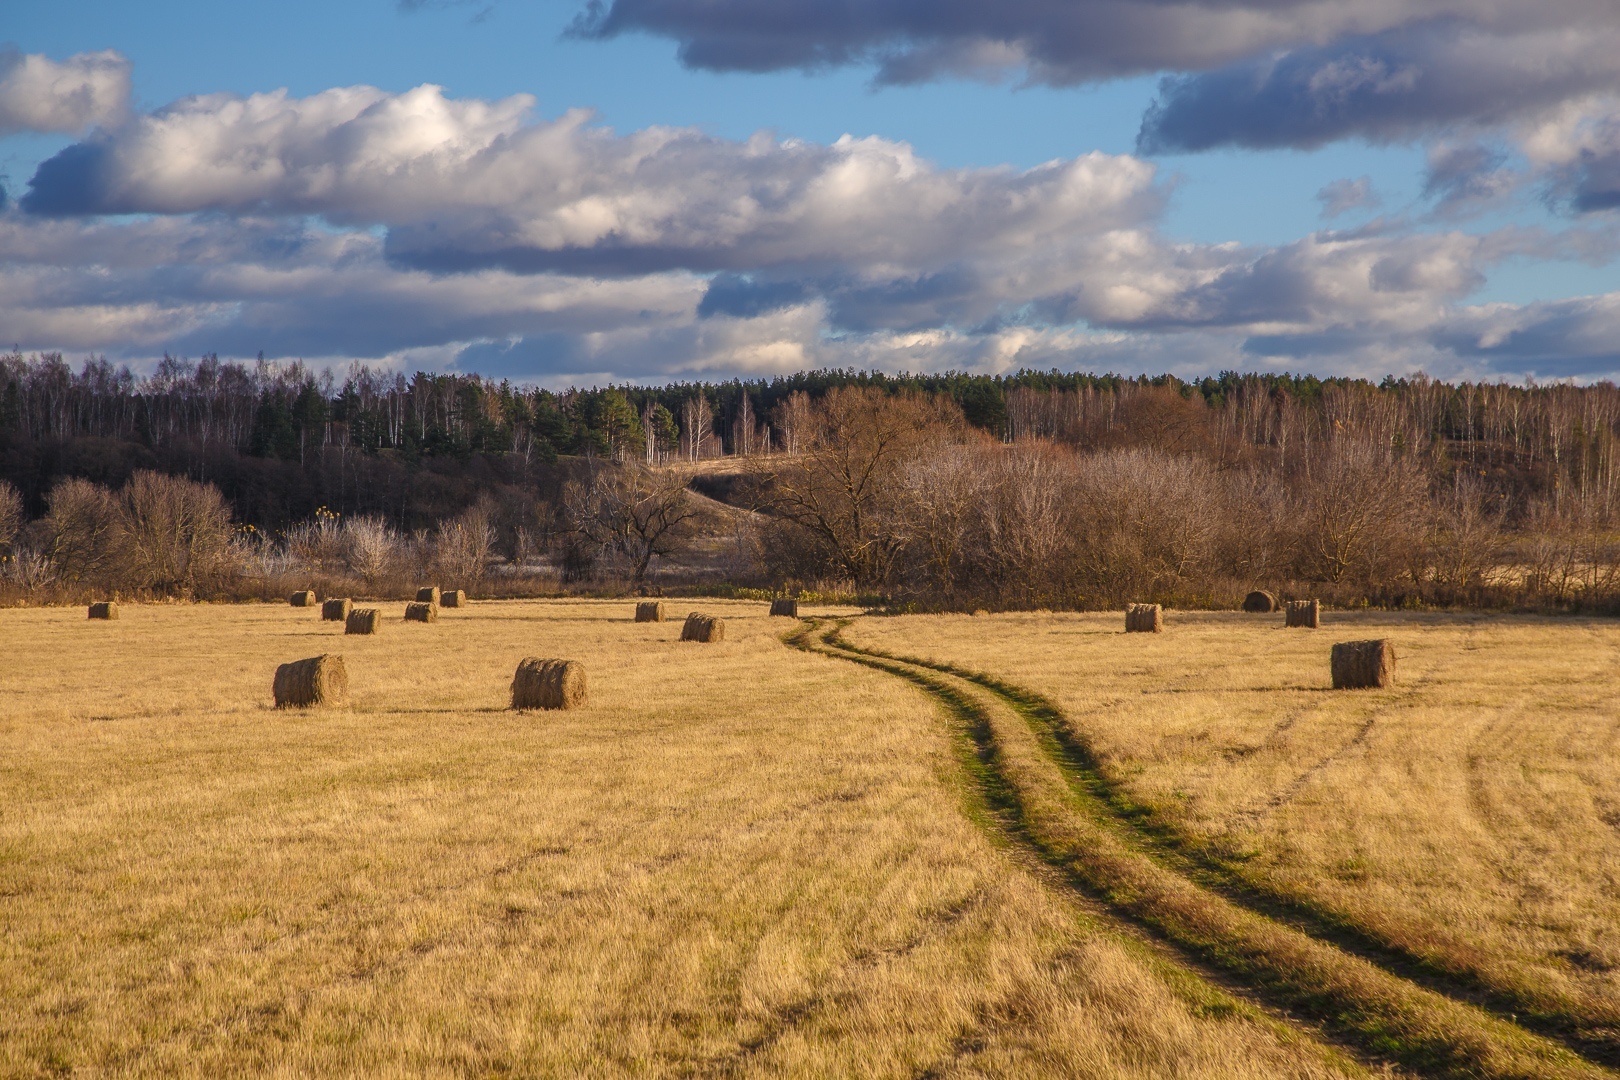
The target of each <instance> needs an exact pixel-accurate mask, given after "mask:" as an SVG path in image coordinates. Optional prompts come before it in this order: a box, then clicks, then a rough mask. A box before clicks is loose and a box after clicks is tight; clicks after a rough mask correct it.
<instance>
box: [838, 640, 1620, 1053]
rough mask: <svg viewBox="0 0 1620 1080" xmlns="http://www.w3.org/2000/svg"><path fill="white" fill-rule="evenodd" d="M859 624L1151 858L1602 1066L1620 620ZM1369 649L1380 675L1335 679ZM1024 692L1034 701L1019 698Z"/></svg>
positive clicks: (1616, 858) (1614, 981) (1617, 805)
mask: <svg viewBox="0 0 1620 1080" xmlns="http://www.w3.org/2000/svg"><path fill="white" fill-rule="evenodd" d="M1122 629H1123V619H1122V617H1121V616H1119V615H1117V614H1107V615H1069V614H1007V615H997V616H987V617H976V618H975V617H966V616H940V617H906V618H888V619H875V618H866V619H861V620H857V621H855V622H854V623H852V624H851V625H849V626H848V627H847V628H846V629H845V630H844V631H843V639H844V640H846V641H848V642H850V643H852V644H855V645H858V646H861V647H865V648H874V649H877V650H881V651H883V652H885V653H888V654H892V655H899V656H907V657H914V658H920V659H924V660H927V661H930V662H931V663H934V664H936V665H945V666H949V667H951V668H954V669H955V670H957V671H960V672H968V671H971V672H975V673H980V674H983V675H988V676H990V678H989V679H986V680H984V683H986V684H989V685H991V686H993V687H995V688H997V689H999V690H1001V691H1002V698H1003V700H1006V701H1016V702H1020V703H1021V704H1022V705H1023V706H1025V712H1026V714H1029V715H1031V716H1032V717H1033V718H1034V719H1033V720H1032V722H1033V723H1034V726H1035V727H1036V728H1037V729H1038V728H1039V727H1040V726H1041V718H1040V716H1037V715H1036V714H1044V720H1045V722H1046V723H1047V724H1048V725H1049V726H1050V729H1051V731H1050V733H1049V734H1050V736H1051V739H1050V742H1051V744H1052V746H1054V747H1056V748H1058V749H1059V750H1060V751H1061V755H1060V756H1062V757H1063V758H1064V759H1065V760H1066V767H1067V768H1068V769H1069V770H1070V772H1071V773H1072V774H1073V777H1074V778H1075V779H1076V782H1085V783H1088V784H1090V786H1091V790H1092V791H1093V793H1094V794H1096V795H1097V796H1098V800H1097V802H1098V804H1099V805H1106V807H1107V809H1108V812H1109V814H1110V815H1111V816H1112V818H1113V819H1114V820H1115V821H1116V822H1118V823H1124V824H1125V825H1127V826H1129V829H1128V831H1130V832H1132V833H1134V834H1135V835H1136V837H1137V838H1138V839H1139V840H1140V842H1141V843H1142V844H1144V845H1146V846H1147V847H1148V848H1150V849H1152V850H1155V851H1156V852H1158V853H1159V855H1160V856H1161V861H1163V862H1164V863H1165V864H1166V865H1170V866H1174V867H1176V868H1178V869H1179V870H1180V871H1181V872H1182V873H1184V874H1185V875H1186V876H1187V877H1188V878H1190V879H1192V880H1196V881H1201V882H1203V883H1205V884H1207V885H1208V886H1209V887H1210V888H1212V889H1215V890H1217V891H1219V892H1220V893H1221V894H1223V895H1226V896H1230V897H1234V898H1236V899H1237V900H1238V901H1240V902H1241V903H1242V904H1244V905H1245V906H1246V907H1248V908H1249V909H1251V910H1257V911H1261V912H1263V913H1266V914H1269V915H1271V916H1274V917H1275V918H1277V919H1278V920H1280V921H1283V922H1287V923H1289V924H1290V925H1295V926H1300V927H1303V928H1305V929H1306V930H1308V931H1309V932H1310V933H1312V934H1314V935H1315V936H1317V937H1318V938H1321V939H1323V940H1329V941H1334V942H1336V943H1338V944H1339V945H1342V946H1343V947H1344V948H1346V949H1347V950H1350V951H1353V952H1357V953H1360V954H1364V955H1368V956H1371V957H1373V958H1374V959H1376V960H1377V961H1378V962H1379V963H1381V964H1382V965H1384V966H1385V967H1386V968H1389V969H1391V970H1395V971H1397V972H1399V973H1401V974H1403V975H1406V976H1409V977H1411V978H1413V979H1415V980H1417V981H1418V982H1420V983H1423V984H1425V985H1431V986H1436V987H1438V988H1440V989H1442V990H1444V991H1446V992H1447V993H1449V994H1451V995H1452V996H1453V997H1456V998H1459V999H1464V1000H1475V1001H1479V1002H1482V1003H1484V1004H1486V1005H1489V1006H1491V1007H1492V1008H1494V1009H1495V1010H1496V1011H1497V1012H1498V1013H1499V1014H1500V1015H1503V1016H1505V1017H1508V1018H1510V1019H1512V1020H1516V1021H1518V1022H1520V1023H1523V1024H1526V1025H1528V1026H1530V1027H1533V1028H1535V1029H1536V1030H1540V1031H1543V1032H1546V1033H1551V1034H1553V1035H1555V1036H1559V1037H1561V1038H1562V1039H1563V1040H1564V1041H1565V1042H1566V1043H1568V1044H1569V1045H1572V1046H1574V1047H1576V1048H1577V1049H1580V1050H1582V1052H1584V1053H1585V1054H1586V1055H1587V1056H1588V1057H1589V1058H1590V1059H1592V1060H1595V1061H1600V1062H1605V1063H1608V1064H1614V1063H1616V1062H1620V679H1617V677H1616V672H1617V667H1620V664H1617V661H1620V624H1616V623H1614V622H1612V621H1609V620H1596V619H1573V618H1558V619H1543V618H1530V617H1523V618H1520V617H1497V616H1492V617H1475V616H1466V615H1456V616H1453V615H1384V614H1372V613H1367V614H1340V613H1333V612H1328V613H1324V616H1323V626H1322V628H1321V629H1320V630H1316V631H1310V630H1284V629H1282V617H1281V615H1275V616H1256V615H1241V614H1236V613H1207V614H1198V613H1181V612H1171V613H1168V616H1167V619H1166V629H1165V632H1164V633H1162V634H1156V635H1155V634H1131V635H1126V634H1124V633H1122V632H1121V630H1122ZM1369 637H1388V638H1391V639H1393V640H1394V642H1395V644H1396V649H1397V652H1398V654H1399V658H1400V659H1399V669H1398V675H1397V678H1398V681H1397V685H1396V686H1395V687H1393V688H1390V689H1385V690H1371V691H1333V690H1330V689H1329V675H1328V652H1329V648H1330V646H1331V644H1332V643H1333V642H1335V641H1343V640H1350V639H1357V638H1369ZM1037 695H1038V697H1037Z"/></svg>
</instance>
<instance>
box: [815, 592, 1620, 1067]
mask: <svg viewBox="0 0 1620 1080" xmlns="http://www.w3.org/2000/svg"><path fill="white" fill-rule="evenodd" d="M844 625H847V621H844V622H833V623H807V624H806V625H805V626H804V627H802V628H801V629H800V630H799V631H798V632H797V633H795V634H793V635H790V636H789V638H788V641H789V643H790V644H793V645H796V646H798V647H800V648H804V649H809V650H812V651H816V652H820V653H822V654H824V655H828V656H833V657H838V658H840V659H844V660H849V661H853V662H856V663H861V664H865V665H867V666H869V667H874V668H877V669H879V670H883V671H887V672H889V673H890V674H893V675H897V676H899V677H902V678H905V679H908V680H910V681H911V682H913V683H915V684H917V685H918V686H920V687H922V688H923V689H925V690H927V691H928V692H930V693H931V694H933V695H934V696H935V697H937V698H940V699H941V700H943V701H945V702H946V703H947V704H948V705H950V706H951V707H952V708H953V709H955V710H956V711H958V712H959V713H961V714H963V715H965V716H969V717H971V734H972V736H973V738H974V740H975V742H976V743H977V744H978V746H979V758H980V760H981V761H982V762H983V763H984V765H985V772H986V775H985V776H984V777H982V778H981V781H980V782H981V784H985V785H988V788H989V790H987V797H988V798H989V799H990V801H991V802H992V803H993V804H995V805H997V806H998V807H999V808H1001V809H1002V810H1003V812H1005V813H1006V814H1007V815H1008V816H1009V817H1010V818H1011V819H1012V821H1013V822H1014V824H1015V831H1016V833H1017V835H1018V837H1019V838H1020V840H1021V841H1022V842H1024V843H1025V844H1027V845H1028V847H1029V848H1030V850H1031V851H1032V852H1033V853H1034V854H1035V855H1037V856H1038V857H1040V858H1041V859H1043V860H1044V861H1046V862H1048V863H1049V864H1051V865H1054V866H1056V867H1058V868H1060V869H1062V870H1063V871H1064V872H1065V873H1066V874H1067V875H1068V876H1069V877H1070V879H1071V881H1072V883H1073V884H1074V885H1076V886H1077V887H1079V888H1080V889H1082V890H1083V891H1084V892H1086V893H1088V894H1090V895H1092V896H1094V897H1096V898H1098V899H1100V900H1101V901H1103V902H1104V903H1105V904H1106V905H1107V906H1108V907H1109V908H1110V909H1111V910H1112V911H1113V912H1114V913H1115V914H1117V915H1120V916H1123V917H1125V918H1127V919H1129V920H1130V921H1132V922H1135V923H1138V924H1140V925H1143V926H1146V927H1148V928H1150V929H1151V930H1153V931H1154V932H1156V933H1157V934H1158V935H1160V936H1161V937H1163V938H1164V939H1165V940H1167V941H1168V942H1170V943H1172V944H1174V945H1175V946H1177V947H1178V948H1180V949H1181V950H1183V951H1185V952H1186V953H1187V954H1188V955H1190V956H1191V957H1193V958H1195V959H1197V960H1198V961H1200V962H1201V963H1204V964H1209V965H1211V966H1213V967H1215V968H1216V969H1218V970H1220V971H1221V972H1223V973H1225V974H1226V975H1227V976H1228V977H1230V978H1232V979H1233V980H1235V981H1236V982H1238V983H1240V984H1241V985H1243V986H1245V987H1247V988H1248V989H1249V990H1250V991H1252V992H1253V993H1254V994H1255V995H1257V996H1258V997H1259V998H1260V999H1261V1000H1264V1001H1266V1002H1268V1003H1270V1004H1272V1005H1274V1006H1277V1007H1280V1008H1283V1009H1285V1010H1287V1011H1289V1012H1291V1013H1295V1014H1297V1015H1300V1016H1302V1017H1306V1018H1309V1019H1311V1020H1312V1021H1314V1022H1316V1023H1317V1024H1319V1025H1320V1026H1321V1027H1322V1029H1323V1030H1324V1031H1325V1032H1326V1033H1327V1034H1328V1035H1329V1036H1331V1037H1333V1038H1335V1039H1337V1040H1339V1041H1342V1042H1343V1043H1345V1044H1347V1045H1349V1046H1352V1047H1354V1048H1356V1049H1357V1050H1358V1051H1360V1052H1361V1053H1362V1054H1364V1055H1366V1056H1369V1057H1372V1058H1374V1059H1381V1060H1387V1061H1391V1062H1394V1063H1397V1064H1399V1065H1400V1066H1402V1067H1403V1068H1406V1069H1410V1070H1411V1071H1413V1072H1416V1073H1420V1074H1423V1075H1427V1076H1437V1077H1459V1078H1460V1077H1491V1078H1508V1077H1522V1078H1529V1077H1601V1076H1609V1077H1612V1076H1614V1075H1616V1074H1615V1073H1613V1072H1611V1071H1609V1070H1608V1069H1606V1068H1603V1067H1602V1066H1600V1065H1598V1064H1596V1063H1594V1062H1591V1061H1588V1060H1586V1059H1585V1058H1583V1057H1581V1056H1580V1055H1577V1054H1576V1053H1574V1052H1572V1051H1571V1050H1570V1049H1569V1048H1568V1047H1567V1046H1565V1045H1563V1044H1561V1043H1560V1042H1557V1041H1554V1040H1552V1039H1549V1038H1547V1037H1544V1036H1543V1035H1540V1034H1538V1033H1536V1032H1533V1031H1531V1030H1528V1029H1527V1028H1526V1027H1525V1026H1523V1025H1520V1024H1518V1023H1515V1022H1513V1021H1511V1020H1509V1019H1505V1018H1503V1017H1500V1016H1497V1015H1494V1014H1493V1013H1492V1012H1491V1011H1489V1010H1487V1009H1485V1008H1482V1007H1480V1006H1479V1005H1477V1004H1475V1003H1472V1002H1470V1001H1467V1000H1458V999H1457V998H1455V997H1452V996H1448V995H1446V994H1443V993H1440V992H1437V990H1436V989H1433V988H1431V987H1429V986H1425V985H1422V984H1420V983H1419V982H1417V981H1415V980H1414V979H1412V978H1409V977H1406V975H1404V974H1403V973H1401V972H1398V971H1394V970H1389V969H1388V968H1387V967H1386V966H1383V965H1381V964H1379V963H1376V962H1374V960H1373V959H1372V958H1369V957H1368V956H1365V955H1359V954H1358V953H1357V952H1355V951H1352V950H1350V949H1347V948H1345V947H1342V946H1341V945H1340V944H1339V943H1336V942H1335V941H1333V940H1324V939H1323V938H1322V937H1319V936H1315V935H1313V934H1312V933H1308V932H1306V929H1304V928H1302V927H1301V926H1299V925H1296V924H1293V923H1291V922H1290V921H1288V920H1285V919H1283V918H1281V917H1278V915H1277V914H1276V913H1274V912H1271V911H1267V910H1264V909H1263V908H1262V907H1259V906H1257V905H1253V904H1245V903H1244V902H1242V901H1243V899H1244V897H1241V896H1239V897H1234V896H1232V895H1229V894H1228V891H1227V890H1225V889H1222V888H1220V887H1218V884H1217V883H1213V882H1209V881H1206V880H1201V878H1202V877H1203V876H1204V875H1202V874H1201V873H1200V872H1199V871H1200V870H1206V871H1207V870H1208V868H1207V867H1199V866H1196V865H1192V864H1191V863H1190V861H1189V860H1187V859H1186V858H1184V857H1183V856H1182V855H1181V854H1180V853H1178V852H1176V851H1175V850H1174V849H1173V845H1171V844H1167V843H1166V842H1165V838H1163V837H1161V836H1157V835H1154V834H1153V833H1152V832H1151V830H1148V829H1146V828H1144V826H1143V823H1142V822H1141V821H1140V820H1139V818H1137V819H1133V815H1131V814H1130V813H1129V812H1128V808H1127V807H1124V806H1122V805H1121V803H1120V800H1119V798H1118V796H1117V794H1116V793H1114V792H1113V791H1112V790H1111V789H1110V788H1109V787H1108V785H1107V784H1106V783H1105V782H1104V781H1103V779H1102V778H1101V777H1100V776H1099V775H1098V774H1097V771H1096V770H1095V769H1094V768H1092V767H1090V764H1089V761H1088V758H1087V756H1086V755H1085V753H1084V748H1083V747H1080V746H1076V745H1074V744H1073V743H1072V741H1066V740H1065V739H1064V738H1063V737H1062V735H1061V734H1060V733H1061V732H1062V731H1063V730H1064V727H1063V725H1061V724H1058V723H1056V722H1055V721H1056V720H1057V719H1058V717H1057V716H1056V713H1055V710H1052V709H1051V707H1050V705H1049V703H1045V702H1044V701H1042V700H1041V699H1039V698H1038V697H1036V696H1035V695H1030V694H1027V693H1024V692H1022V691H1019V690H1018V689H1017V688H1013V687H1009V686H1006V685H1005V684H1001V683H998V682H996V681H995V680H993V679H989V678H987V677H985V676H981V675H977V674H975V673H964V672H959V671H956V670H954V669H951V668H949V667H947V666H945V665H934V664H931V663H924V662H920V661H916V660H912V659H909V658H900V657H894V656H889V655H885V654H882V653H879V652H876V651H869V650H861V649H858V648H856V647H854V646H852V645H849V644H848V643H846V642H844V641H843V640H842V639H841V638H840V637H839V633H840V631H841V629H842V627H843V626H844Z"/></svg>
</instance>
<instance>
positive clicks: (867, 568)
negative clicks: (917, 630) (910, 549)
mask: <svg viewBox="0 0 1620 1080" xmlns="http://www.w3.org/2000/svg"><path fill="white" fill-rule="evenodd" d="M961 426H962V414H961V410H960V409H958V408H956V406H955V405H954V404H953V403H950V402H948V401H943V400H940V399H938V398H934V397H930V396H925V395H922V394H914V393H909V392H908V393H901V394H895V395H889V394H886V393H884V392H883V391H881V390H878V389H876V388H872V387H840V388H834V389H833V390H831V391H829V392H828V393H827V395H826V397H824V398H823V399H822V400H821V401H820V402H818V403H817V405H816V407H815V409H814V411H813V412H812V414H811V425H810V431H809V432H808V436H807V438H806V439H805V445H804V450H803V452H802V454H801V455H800V457H799V458H798V459H796V460H791V461H788V462H786V463H784V464H783V466H782V467H781V468H780V469H772V468H771V466H770V465H768V464H766V465H759V466H756V472H755V479H756V481H757V482H758V483H759V484H760V485H761V490H768V491H769V493H770V501H769V506H770V509H771V510H772V511H774V513H776V514H777V515H778V516H779V517H780V518H781V519H783V520H785V521H788V522H791V523H792V524H793V525H794V526H795V527H797V528H799V529H801V530H803V531H805V532H806V533H808V534H809V535H810V536H811V537H813V538H815V540H816V541H818V542H819V543H820V544H821V545H822V546H823V548H824V549H825V551H826V554H827V556H828V561H829V562H830V563H832V564H833V565H836V566H837V567H838V568H839V569H840V570H841V571H842V572H843V573H845V574H847V575H848V576H849V578H850V579H851V580H852V581H854V582H855V583H856V584H857V585H859V586H863V587H865V586H873V585H878V584H881V583H882V582H883V581H885V580H887V578H888V576H889V571H890V568H891V567H892V565H893V563H894V561H895V559H896V557H897V556H898V555H899V554H900V552H901V550H902V549H903V547H904V546H905V542H906V539H907V536H906V532H907V529H905V528H904V524H905V522H904V516H903V513H901V512H900V508H899V505H898V501H899V485H898V483H897V481H898V477H899V475H900V473H901V470H902V469H903V468H904V466H905V465H906V464H907V463H908V462H910V461H912V460H915V459H916V458H918V457H920V456H923V455H925V454H927V453H930V452H933V451H936V450H938V449H939V448H941V447H943V446H944V445H947V444H948V443H950V442H953V441H955V440H956V439H957V438H959V435H960V431H961ZM897 525H898V526H901V527H900V528H897V527H896V526H897Z"/></svg>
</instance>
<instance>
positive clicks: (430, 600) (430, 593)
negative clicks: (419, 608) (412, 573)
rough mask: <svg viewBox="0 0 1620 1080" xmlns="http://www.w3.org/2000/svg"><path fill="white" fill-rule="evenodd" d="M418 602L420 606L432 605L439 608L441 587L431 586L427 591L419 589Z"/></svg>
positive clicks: (417, 592) (417, 593)
mask: <svg viewBox="0 0 1620 1080" xmlns="http://www.w3.org/2000/svg"><path fill="white" fill-rule="evenodd" d="M416 602H417V603H418V604H432V605H433V606H434V607H438V606H439V587H438V586H437V585H429V586H428V587H427V588H425V589H417V590H416Z"/></svg>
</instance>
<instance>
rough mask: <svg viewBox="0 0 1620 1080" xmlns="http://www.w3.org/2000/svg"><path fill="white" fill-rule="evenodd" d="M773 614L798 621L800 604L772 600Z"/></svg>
mask: <svg viewBox="0 0 1620 1080" xmlns="http://www.w3.org/2000/svg"><path fill="white" fill-rule="evenodd" d="M771 614H772V615H784V616H786V617H787V618H789V619H797V618H798V617H799V602H798V601H797V600H772V601H771Z"/></svg>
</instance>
